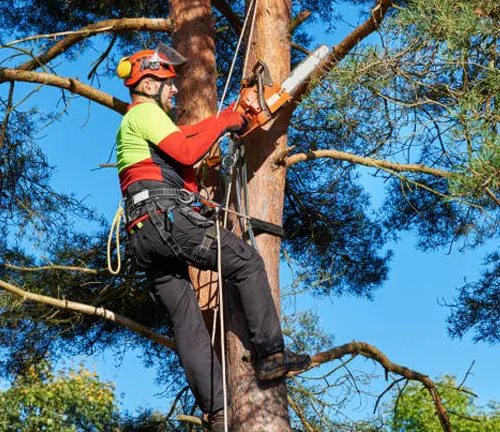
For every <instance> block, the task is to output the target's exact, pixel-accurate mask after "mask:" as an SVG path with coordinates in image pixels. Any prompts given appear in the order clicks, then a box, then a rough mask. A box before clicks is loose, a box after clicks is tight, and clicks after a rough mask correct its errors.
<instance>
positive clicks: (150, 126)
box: [116, 102, 228, 194]
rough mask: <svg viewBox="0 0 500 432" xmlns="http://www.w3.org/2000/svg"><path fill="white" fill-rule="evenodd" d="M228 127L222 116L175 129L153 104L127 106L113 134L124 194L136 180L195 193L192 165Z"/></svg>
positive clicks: (139, 103)
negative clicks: (153, 181)
mask: <svg viewBox="0 0 500 432" xmlns="http://www.w3.org/2000/svg"><path fill="white" fill-rule="evenodd" d="M227 127H228V124H227V121H224V118H223V117H219V118H217V117H215V116H213V117H209V118H207V119H205V120H203V121H201V122H199V123H197V124H195V125H192V126H179V127H178V126H176V125H175V124H174V123H173V121H172V119H171V118H170V117H169V116H168V115H167V114H166V113H165V112H164V111H163V110H162V109H161V108H160V107H159V106H158V105H157V104H156V103H154V102H136V103H133V104H131V105H129V107H128V111H127V113H126V114H125V116H124V117H123V120H122V122H121V124H120V128H119V129H118V132H117V135H116V143H117V162H118V177H119V179H120V186H121V190H122V193H123V194H124V193H125V191H126V190H127V188H128V187H129V186H130V185H131V184H132V183H134V182H136V181H139V180H156V181H161V182H164V183H166V185H167V187H168V188H176V189H180V188H184V189H187V190H190V191H194V192H196V191H197V190H198V188H197V184H196V175H195V170H194V168H193V165H194V164H196V163H197V162H198V161H200V160H201V159H202V158H203V156H205V154H206V153H207V152H208V151H209V150H210V147H211V146H212V145H213V144H214V143H215V142H216V141H217V139H218V138H219V137H220V136H221V135H222V134H224V133H225V131H226V129H227Z"/></svg>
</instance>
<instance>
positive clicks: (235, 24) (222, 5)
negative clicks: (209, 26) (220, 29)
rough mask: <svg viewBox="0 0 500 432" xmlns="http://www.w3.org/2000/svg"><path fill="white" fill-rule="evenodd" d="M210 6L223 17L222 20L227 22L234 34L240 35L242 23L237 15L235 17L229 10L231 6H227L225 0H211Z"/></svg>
mask: <svg viewBox="0 0 500 432" xmlns="http://www.w3.org/2000/svg"><path fill="white" fill-rule="evenodd" d="M212 6H214V7H215V9H217V10H218V11H219V12H220V13H221V14H222V15H223V16H224V18H226V19H227V20H228V22H229V24H231V27H232V28H233V30H234V31H235V33H236V34H237V35H239V34H240V33H241V29H242V28H243V23H242V22H241V20H240V18H239V17H238V15H236V14H235V13H234V11H233V10H232V9H231V6H229V4H228V3H227V2H226V1H225V0H212Z"/></svg>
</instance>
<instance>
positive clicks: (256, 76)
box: [236, 45, 330, 137]
mask: <svg viewBox="0 0 500 432" xmlns="http://www.w3.org/2000/svg"><path fill="white" fill-rule="evenodd" d="M329 53H330V48H329V47H328V46H326V45H320V46H319V47H318V48H317V49H316V50H315V51H314V52H313V53H312V54H310V55H309V56H308V57H307V58H306V59H305V60H304V61H303V62H302V63H300V64H299V65H298V66H297V67H296V68H295V69H294V70H293V71H292V72H291V73H290V75H288V77H287V78H286V79H285V80H284V81H283V82H282V83H281V84H278V83H274V82H273V80H272V79H271V75H270V73H269V69H268V67H267V65H266V64H265V63H264V62H263V61H262V60H259V61H258V62H257V63H256V64H255V66H254V67H253V69H252V75H250V76H249V77H246V78H244V79H243V80H242V82H241V90H240V97H239V99H238V104H237V107H236V111H237V112H241V113H243V114H245V115H246V116H247V117H248V118H249V119H250V124H249V125H248V128H247V130H246V132H245V134H243V135H242V137H245V136H246V135H248V134H249V133H250V132H252V131H253V130H255V129H257V128H261V127H262V126H264V125H265V124H266V123H267V122H268V121H269V120H271V119H272V118H273V117H274V116H275V114H276V112H277V111H278V110H279V109H280V108H281V107H282V106H283V105H285V104H286V103H287V102H289V101H291V100H292V98H293V95H294V92H295V90H296V89H297V87H298V86H299V85H300V84H302V83H303V82H304V81H305V80H306V79H307V78H309V76H310V75H311V73H312V72H313V71H314V69H315V68H316V66H317V65H318V64H319V63H320V62H321V60H323V59H324V58H325V57H326V56H327V55H328V54H329Z"/></svg>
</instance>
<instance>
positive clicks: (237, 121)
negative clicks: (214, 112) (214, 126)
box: [219, 108, 250, 135]
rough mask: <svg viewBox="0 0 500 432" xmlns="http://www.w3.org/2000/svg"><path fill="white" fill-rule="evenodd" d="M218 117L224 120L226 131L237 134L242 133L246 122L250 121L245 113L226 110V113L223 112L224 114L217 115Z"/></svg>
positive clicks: (245, 127) (246, 125)
mask: <svg viewBox="0 0 500 432" xmlns="http://www.w3.org/2000/svg"><path fill="white" fill-rule="evenodd" d="M226 109H227V108H226ZM221 114H222V113H221ZM219 119H221V120H222V121H223V122H224V124H225V128H226V130H227V131H229V132H233V133H235V134H237V135H243V134H244V133H245V132H246V130H247V127H248V124H249V123H250V119H249V118H248V117H247V116H246V115H244V114H242V113H239V112H228V113H227V114H224V116H222V115H221V116H219Z"/></svg>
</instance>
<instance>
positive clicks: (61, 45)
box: [16, 18, 173, 71]
mask: <svg viewBox="0 0 500 432" xmlns="http://www.w3.org/2000/svg"><path fill="white" fill-rule="evenodd" d="M130 31H152V32H167V33H171V32H173V23H172V20H171V19H170V18H164V19H158V18H117V19H111V20H105V21H100V22H98V23H95V24H91V25H89V26H86V27H83V28H82V29H80V30H76V31H74V32H69V33H70V34H69V35H68V36H67V37H66V38H64V39H63V40H61V41H59V42H57V43H56V44H55V45H53V46H52V47H50V48H49V49H48V50H47V51H45V52H44V53H43V54H41V55H39V56H37V57H35V58H34V59H33V60H30V61H28V62H26V63H24V64H22V65H20V66H19V67H17V68H16V69H20V70H24V71H31V70H34V69H37V68H39V67H41V66H43V65H45V64H47V63H48V62H49V61H51V60H53V59H54V58H56V57H57V56H58V55H60V54H62V53H64V52H65V51H67V50H68V49H69V48H71V47H72V46H74V45H75V44H77V43H78V42H80V41H82V40H83V39H85V38H87V37H89V36H94V35H97V34H100V33H104V32H110V33H125V32H130ZM65 34H67V33H65ZM50 36H52V35H42V36H40V37H50ZM16 42H18V41H16Z"/></svg>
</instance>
